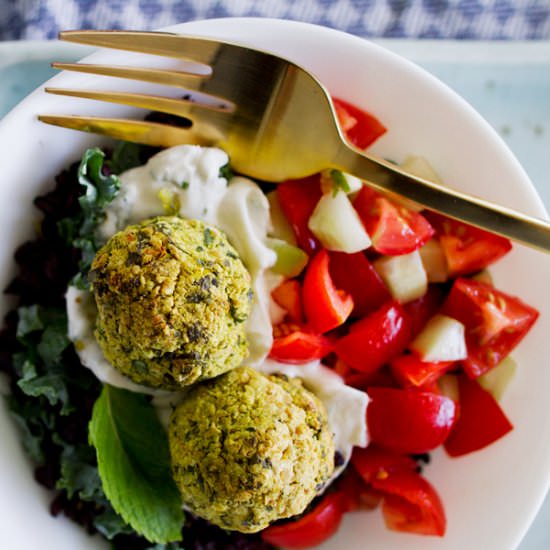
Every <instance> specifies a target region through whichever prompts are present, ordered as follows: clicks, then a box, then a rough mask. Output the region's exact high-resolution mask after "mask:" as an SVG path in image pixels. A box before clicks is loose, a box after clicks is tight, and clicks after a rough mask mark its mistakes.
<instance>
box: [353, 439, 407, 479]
mask: <svg viewBox="0 0 550 550" xmlns="http://www.w3.org/2000/svg"><path fill="white" fill-rule="evenodd" d="M351 463H352V465H353V467H354V468H355V470H356V471H357V473H358V474H359V475H360V476H361V478H362V479H363V480H364V481H366V482H367V483H371V482H372V480H373V479H383V478H385V477H387V476H388V475H389V474H390V473H392V472H396V471H411V472H414V471H415V470H416V468H417V467H418V464H417V463H416V461H415V460H414V459H413V458H411V457H410V456H408V455H406V454H399V453H394V452H392V451H388V450H386V449H383V448H381V447H378V446H377V445H375V444H373V443H371V444H370V445H369V446H368V447H366V448H365V449H361V448H359V447H355V448H354V449H353V454H352V455H351Z"/></svg>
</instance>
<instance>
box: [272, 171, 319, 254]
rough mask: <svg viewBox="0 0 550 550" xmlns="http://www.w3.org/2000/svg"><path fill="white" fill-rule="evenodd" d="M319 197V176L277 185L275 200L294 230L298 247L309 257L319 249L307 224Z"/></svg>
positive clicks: (317, 242)
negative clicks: (277, 200)
mask: <svg viewBox="0 0 550 550" xmlns="http://www.w3.org/2000/svg"><path fill="white" fill-rule="evenodd" d="M321 195H322V193H321V178H320V176H319V174H314V175H313V176H308V177H307V178H302V179H296V180H287V181H283V182H282V183H279V184H278V185H277V198H278V199H279V203H280V205H281V209H282V211H283V212H284V214H285V216H286V218H287V220H288V221H289V223H290V225H291V226H292V229H293V230H294V234H295V236H296V241H297V242H298V246H299V247H300V248H302V249H303V250H305V251H306V252H307V253H308V254H309V255H311V254H313V253H314V252H315V251H317V250H319V248H320V245H319V241H318V240H317V239H316V238H315V236H314V235H313V233H312V232H311V230H310V229H309V227H308V226H307V224H308V221H309V218H310V217H311V214H313V210H315V207H316V206H317V203H318V202H319V199H320V198H321Z"/></svg>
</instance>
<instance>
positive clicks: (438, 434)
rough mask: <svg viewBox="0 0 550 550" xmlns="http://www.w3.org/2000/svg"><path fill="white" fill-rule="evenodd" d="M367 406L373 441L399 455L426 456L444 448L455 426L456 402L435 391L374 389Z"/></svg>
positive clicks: (371, 389) (370, 391)
mask: <svg viewBox="0 0 550 550" xmlns="http://www.w3.org/2000/svg"><path fill="white" fill-rule="evenodd" d="M368 393H369V397H370V398H371V399H372V401H371V402H370V403H369V405H368V407H367V426H368V430H369V434H370V438H371V441H372V442H373V443H376V444H377V445H379V446H380V447H383V448H384V449H388V450H390V451H394V452H396V453H406V454H414V453H425V452H427V451H431V450H433V449H435V448H436V447H438V446H439V445H441V444H442V443H443V442H444V441H445V440H446V439H447V437H448V435H449V433H450V431H451V428H452V427H453V425H454V423H455V420H456V415H457V409H456V404H455V402H454V401H453V400H452V399H449V398H448V397H445V396H443V395H438V394H435V393H431V392H420V391H409V390H402V389H393V388H370V389H369V391H368Z"/></svg>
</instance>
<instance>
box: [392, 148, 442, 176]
mask: <svg viewBox="0 0 550 550" xmlns="http://www.w3.org/2000/svg"><path fill="white" fill-rule="evenodd" d="M401 168H403V170H405V171H406V172H409V173H410V174H412V175H413V176H418V177H419V178H423V179H425V180H428V181H433V182H434V183H442V182H441V178H440V177H439V175H438V173H437V172H436V171H435V170H434V168H433V166H432V165H431V164H430V163H429V162H428V161H427V160H426V159H425V158H424V157H420V156H417V155H409V156H408V157H407V158H406V159H405V160H404V161H403V162H402V163H401Z"/></svg>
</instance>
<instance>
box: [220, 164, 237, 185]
mask: <svg viewBox="0 0 550 550" xmlns="http://www.w3.org/2000/svg"><path fill="white" fill-rule="evenodd" d="M234 175H235V172H233V169H232V168H231V165H230V164H229V162H228V163H227V164H224V165H223V166H222V167H221V168H220V173H219V176H220V178H225V179H226V180H227V181H229V180H230V179H231V178H232V177H233V176H234Z"/></svg>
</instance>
